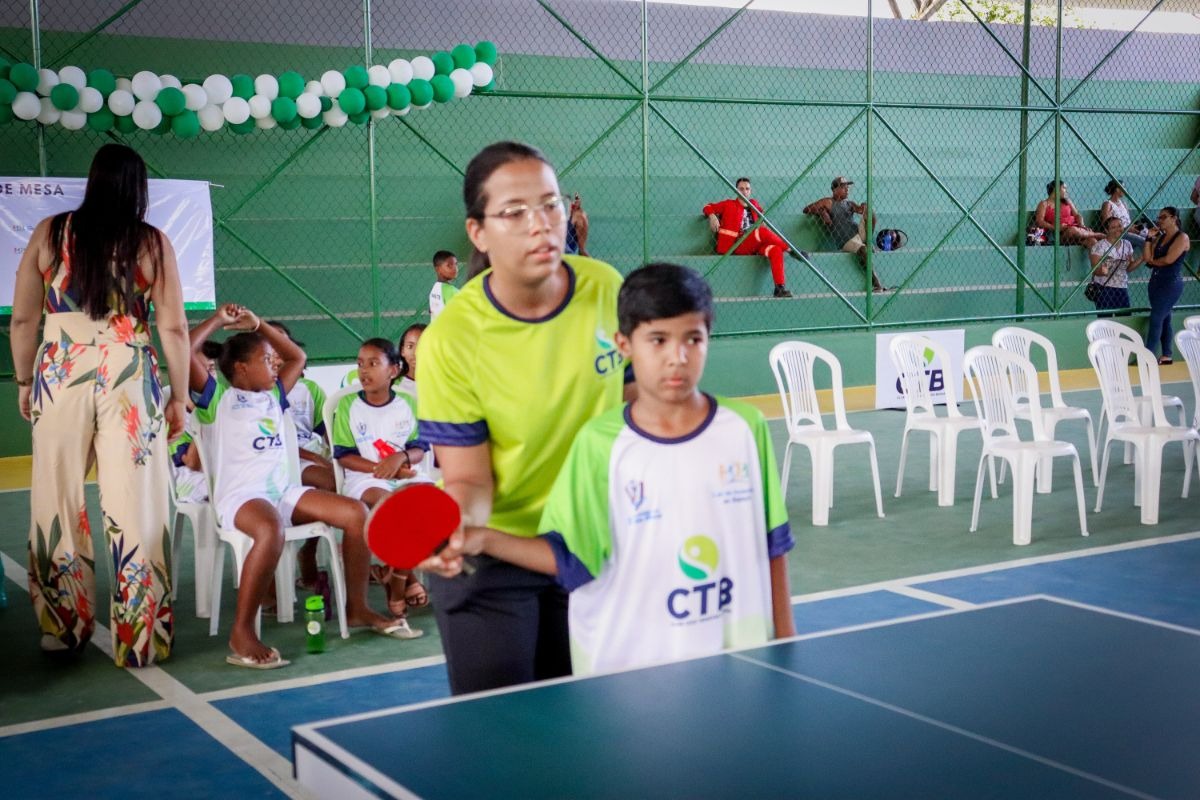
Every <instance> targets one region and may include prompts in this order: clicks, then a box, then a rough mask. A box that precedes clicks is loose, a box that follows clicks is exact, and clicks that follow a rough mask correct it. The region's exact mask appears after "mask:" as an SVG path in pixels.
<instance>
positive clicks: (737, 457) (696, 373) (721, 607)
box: [443, 264, 795, 674]
mask: <svg viewBox="0 0 1200 800" xmlns="http://www.w3.org/2000/svg"><path fill="white" fill-rule="evenodd" d="M618 318H619V323H620V329H619V332H618V334H617V337H616V341H617V345H618V347H619V348H620V351H621V354H622V355H623V356H624V357H625V358H627V359H631V360H632V363H633V373H634V379H635V382H636V384H637V399H636V400H634V401H633V402H632V403H629V404H627V405H625V406H623V407H620V408H614V409H612V410H610V411H608V412H606V413H604V414H602V415H601V416H599V417H597V418H595V419H593V420H591V421H590V422H588V423H587V424H585V425H584V426H583V428H582V429H581V430H580V431H579V433H578V435H577V436H576V437H575V441H574V443H573V445H572V447H571V451H570V454H569V455H568V456H567V460H566V463H565V465H564V467H563V469H562V471H561V473H560V474H559V476H558V479H557V481H556V482H555V484H554V487H553V489H552V490H551V493H550V498H549V501H548V502H547V504H546V508H545V511H544V513H543V515H542V519H541V525H540V526H539V530H540V531H542V533H541V535H539V536H538V537H536V538H534V539H529V538H519V537H515V536H509V535H506V534H503V533H501V532H499V531H495V530H492V529H489V528H469V529H467V531H466V532H465V535H464V536H463V537H462V539H461V540H459V539H457V538H455V539H452V540H451V546H452V547H454V548H456V550H458V551H461V553H462V554H464V555H477V554H480V553H485V554H487V555H490V556H493V557H495V558H499V559H503V560H505V561H509V562H512V563H515V564H518V565H520V566H522V567H525V568H526V569H531V570H535V571H538V572H543V573H546V574H550V575H555V576H556V578H557V581H558V582H559V584H560V585H562V586H563V587H564V588H566V589H568V590H569V591H570V592H571V601H570V606H569V611H568V615H569V627H570V639H571V660H572V665H573V670H574V672H575V674H587V673H592V672H601V671H611V670H617V669H627V668H631V667H636V666H642V665H646V664H652V663H657V662H663V661H671V660H677V659H681V658H691V657H696V656H703V655H710V654H713V653H717V652H720V651H721V650H724V649H727V648H733V647H745V646H751V645H757V644H763V643H765V642H766V641H768V640H769V639H770V638H772V637H773V636H774V637H784V636H790V635H793V634H794V633H795V625H794V622H793V620H792V615H791V601H790V597H789V590H788V578H787V555H786V554H787V552H788V551H789V550H790V549H791V548H792V547H793V545H794V542H793V539H792V535H791V531H790V527H789V524H788V517H787V511H786V509H785V507H784V504H783V495H782V491H781V487H780V483H779V477H778V474H777V471H776V466H775V454H774V450H773V448H772V445H771V439H770V435H769V433H768V430H767V425H766V421H765V420H764V419H763V416H762V414H761V413H760V412H759V411H757V410H756V409H754V408H753V407H751V406H749V405H746V404H744V403H740V402H735V401H731V400H726V399H723V398H716V397H713V396H712V395H709V394H706V393H703V392H701V391H700V390H699V389H698V384H699V381H700V378H701V376H702V374H703V371H704V362H705V359H706V357H707V350H708V335H709V330H710V328H711V325H712V294H711V291H710V290H709V288H708V285H707V284H706V283H705V282H704V279H703V278H701V277H700V276H699V275H698V274H697V273H695V272H693V271H692V270H689V269H686V268H684V267H678V266H675V265H672V264H652V265H649V266H647V267H644V268H642V269H639V270H637V271H635V272H633V273H631V274H630V275H629V276H628V277H627V278H626V279H625V284H624V286H623V287H622V289H621V293H620V296H619V301H618ZM460 544H461V546H459V545H460ZM443 557H444V558H446V559H447V560H449V561H453V559H454V557H455V552H454V551H451V552H450V553H446V552H443Z"/></svg>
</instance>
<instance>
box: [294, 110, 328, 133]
mask: <svg viewBox="0 0 1200 800" xmlns="http://www.w3.org/2000/svg"><path fill="white" fill-rule="evenodd" d="M298 119H299V120H300V124H301V125H303V126H304V127H305V128H307V129H308V130H310V131H315V130H316V129H317V128H320V127H321V126H322V125H324V124H325V120H323V119H321V115H320V114H317V115H316V116H315V117H298Z"/></svg>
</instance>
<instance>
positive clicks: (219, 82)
mask: <svg viewBox="0 0 1200 800" xmlns="http://www.w3.org/2000/svg"><path fill="white" fill-rule="evenodd" d="M201 86H202V88H203V89H204V93H205V94H207V95H208V102H210V103H212V104H213V105H217V106H219V105H221V104H222V103H224V102H225V101H226V100H228V99H229V98H231V97H233V81H231V80H229V78H226V77H225V76H224V75H209V76H208V77H207V78H205V79H204V83H203V84H201Z"/></svg>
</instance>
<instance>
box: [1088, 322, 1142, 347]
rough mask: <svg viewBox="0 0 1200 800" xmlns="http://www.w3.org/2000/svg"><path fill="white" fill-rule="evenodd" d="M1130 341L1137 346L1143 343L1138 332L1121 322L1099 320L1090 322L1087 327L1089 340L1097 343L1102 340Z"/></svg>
mask: <svg viewBox="0 0 1200 800" xmlns="http://www.w3.org/2000/svg"><path fill="white" fill-rule="evenodd" d="M1114 338H1115V339H1128V340H1129V341H1131V342H1134V343H1136V344H1141V343H1142V337H1141V336H1138V332H1137V331H1135V330H1134V329H1133V328H1131V327H1129V326H1128V325H1122V324H1121V323H1120V322H1113V321H1112V320H1111V319H1098V320H1095V321H1093V322H1089V323H1088V326H1087V340H1088V341H1089V342H1096V341H1099V340H1101V339H1114Z"/></svg>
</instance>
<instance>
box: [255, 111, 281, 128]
mask: <svg viewBox="0 0 1200 800" xmlns="http://www.w3.org/2000/svg"><path fill="white" fill-rule="evenodd" d="M278 124H279V123H278V122H276V121H275V118H274V117H272V116H271V115H270V114H268V115H267V116H265V117H258V118H256V119H255V120H254V126H255V127H256V128H258V129H260V130H264V131H269V130H271V128H274V127H275V126H276V125H278Z"/></svg>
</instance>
